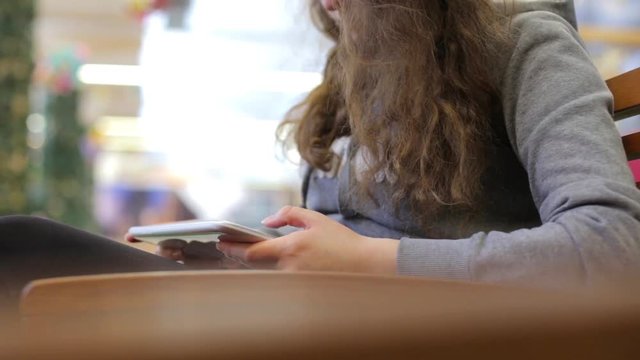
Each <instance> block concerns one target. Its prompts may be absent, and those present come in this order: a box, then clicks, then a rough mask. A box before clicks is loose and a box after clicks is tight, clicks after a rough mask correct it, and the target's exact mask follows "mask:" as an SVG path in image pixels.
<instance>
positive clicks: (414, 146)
mask: <svg viewBox="0 0 640 360" xmlns="http://www.w3.org/2000/svg"><path fill="white" fill-rule="evenodd" d="M310 6H311V14H312V18H313V20H314V22H315V24H316V26H317V27H318V28H319V29H320V30H321V31H322V32H324V33H325V34H326V35H327V36H329V37H330V38H331V39H333V40H334V41H335V43H336V45H335V47H334V48H333V49H332V50H331V51H330V53H329V56H328V59H327V63H326V66H325V70H324V80H323V82H322V83H321V84H320V85H319V86H318V87H317V88H315V89H314V90H313V91H311V93H310V94H309V95H308V96H307V97H306V99H304V101H302V102H301V103H300V104H298V105H297V106H295V107H294V108H293V109H292V110H291V111H290V112H289V113H288V115H287V117H286V118H285V121H284V122H283V123H282V124H281V125H280V127H279V129H278V134H279V138H280V139H281V140H282V141H284V142H285V143H286V142H287V139H288V140H289V143H293V144H295V146H296V147H297V149H298V151H299V153H300V155H301V157H302V158H303V159H304V160H305V161H306V162H307V163H309V164H310V165H311V166H313V167H315V168H317V169H321V170H325V171H328V169H329V168H330V166H331V164H332V162H333V159H334V157H335V156H337V155H336V154H334V153H333V151H332V149H331V145H332V143H333V142H334V140H336V139H337V138H339V137H342V136H346V135H351V136H352V141H355V143H356V144H357V145H358V146H359V147H360V148H365V149H366V151H367V153H368V156H367V157H366V158H367V162H366V170H365V173H364V176H361V177H359V178H361V179H364V180H360V181H359V184H358V185H359V186H358V190H360V191H363V192H364V193H369V194H370V192H369V190H370V187H371V186H372V185H373V181H374V180H371V179H375V178H376V176H375V175H376V174H379V173H380V172H383V173H384V174H387V179H392V181H390V182H391V183H392V189H393V190H392V195H391V196H392V201H393V203H394V204H395V205H396V208H399V207H400V206H406V205H409V208H410V209H412V210H413V212H414V216H417V217H418V219H420V221H421V223H422V225H424V226H426V225H427V222H428V220H429V217H430V215H431V214H433V212H434V211H437V210H438V209H440V208H442V207H443V206H450V205H456V206H468V207H470V208H472V207H473V206H474V204H475V203H476V201H477V200H478V197H479V195H480V194H481V192H482V184H481V177H482V174H483V173H484V171H485V170H486V168H487V157H488V143H489V142H490V141H491V117H492V114H493V113H494V111H496V109H495V107H496V104H499V100H498V99H499V98H500V94H499V90H498V84H496V83H495V80H494V79H493V76H492V75H491V71H492V69H491V66H492V64H495V59H497V58H498V57H499V56H500V51H501V49H504V47H503V46H504V45H505V44H506V43H507V41H508V39H509V36H508V21H507V18H506V17H505V16H503V15H501V14H500V11H499V9H496V7H495V5H494V4H493V2H492V0H347V1H342V2H341V8H340V11H339V14H340V21H339V22H336V21H334V20H333V19H332V18H330V17H329V16H328V14H327V13H326V11H325V10H324V9H323V8H322V6H321V4H320V1H318V0H312V1H311V4H310ZM407 201H408V203H407Z"/></svg>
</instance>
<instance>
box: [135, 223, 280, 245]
mask: <svg viewBox="0 0 640 360" xmlns="http://www.w3.org/2000/svg"><path fill="white" fill-rule="evenodd" d="M129 234H130V235H131V236H133V237H134V238H136V239H138V240H141V241H144V242H150V243H154V244H157V243H159V242H160V241H163V240H166V239H182V240H186V241H193V240H197V241H217V239H218V236H219V235H221V234H228V235H234V236H236V238H235V240H236V241H241V242H249V243H254V242H258V241H263V240H267V239H272V238H274V237H275V235H273V234H268V233H266V232H264V231H259V230H256V229H252V228H249V227H246V226H243V225H239V224H235V223H232V222H229V221H216V220H190V221H178V222H171V223H164V224H156V225H145V226H134V227H132V228H130V229H129Z"/></svg>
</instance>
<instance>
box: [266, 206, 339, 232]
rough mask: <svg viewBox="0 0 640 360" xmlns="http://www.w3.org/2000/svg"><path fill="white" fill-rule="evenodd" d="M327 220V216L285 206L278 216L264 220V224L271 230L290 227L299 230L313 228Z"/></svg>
mask: <svg viewBox="0 0 640 360" xmlns="http://www.w3.org/2000/svg"><path fill="white" fill-rule="evenodd" d="M325 219H326V216H324V215H323V214H321V213H319V212H316V211H313V210H308V209H303V208H300V207H296V206H285V207H283V208H282V209H280V211H278V212H277V213H276V214H274V215H271V216H269V217H267V218H265V219H264V220H262V224H263V225H265V226H267V227H270V228H279V227H282V226H285V225H289V226H294V227H297V228H303V229H308V228H310V227H312V226H317V225H319V224H321V223H322V222H324V221H325Z"/></svg>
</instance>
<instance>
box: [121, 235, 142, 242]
mask: <svg viewBox="0 0 640 360" xmlns="http://www.w3.org/2000/svg"><path fill="white" fill-rule="evenodd" d="M124 241H125V242H130V243H138V242H142V241H140V240H138V239H136V238H134V237H133V235H131V234H129V233H126V234H125V235H124Z"/></svg>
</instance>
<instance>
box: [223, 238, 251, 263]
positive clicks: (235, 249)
mask: <svg viewBox="0 0 640 360" xmlns="http://www.w3.org/2000/svg"><path fill="white" fill-rule="evenodd" d="M249 246H251V244H247V243H241V242H227V241H220V242H218V244H217V245H216V247H217V248H218V250H219V251H220V252H222V253H223V254H224V255H225V256H227V257H229V258H231V259H240V260H242V261H245V260H246V259H245V254H246V252H247V249H248V248H249Z"/></svg>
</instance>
